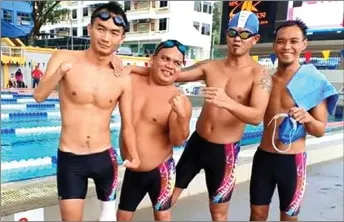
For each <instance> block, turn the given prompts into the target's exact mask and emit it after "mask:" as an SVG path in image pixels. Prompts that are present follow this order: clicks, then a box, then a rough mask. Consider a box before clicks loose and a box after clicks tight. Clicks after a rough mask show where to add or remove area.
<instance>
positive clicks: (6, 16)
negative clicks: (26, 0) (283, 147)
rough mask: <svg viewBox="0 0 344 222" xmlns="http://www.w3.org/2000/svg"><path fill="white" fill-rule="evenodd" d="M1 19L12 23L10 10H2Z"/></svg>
mask: <svg viewBox="0 0 344 222" xmlns="http://www.w3.org/2000/svg"><path fill="white" fill-rule="evenodd" d="M2 18H3V20H4V21H6V22H10V23H12V22H13V12H12V11H10V10H6V9H3V10H2Z"/></svg>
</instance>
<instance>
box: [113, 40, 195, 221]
mask: <svg viewBox="0 0 344 222" xmlns="http://www.w3.org/2000/svg"><path fill="white" fill-rule="evenodd" d="M185 51H186V48H185V46H184V45H182V44H181V43H180V42H178V41H176V40H167V41H165V42H162V43H160V44H159V45H158V46H157V48H156V50H155V52H154V55H153V56H152V58H151V61H150V65H151V66H150V68H149V75H148V76H139V75H131V78H132V84H133V87H132V88H133V121H134V128H135V131H136V144H137V151H138V155H139V158H140V166H139V168H137V169H135V170H131V169H126V171H125V175H124V179H123V183H122V189H121V197H120V202H119V206H118V213H117V219H118V220H119V221H128V220H132V218H133V216H134V213H135V211H136V208H137V206H138V205H139V203H140V202H141V201H142V199H143V198H144V196H145V195H146V194H147V193H148V194H149V197H150V199H151V201H152V207H153V211H154V219H155V220H156V221H170V220H171V209H170V208H171V199H172V193H173V189H174V184H175V162H174V159H173V157H172V154H173V146H180V145H182V144H184V142H185V140H186V138H187V137H188V136H189V122H190V118H191V112H192V106H191V103H190V101H189V100H188V98H187V97H186V96H185V95H183V94H182V93H181V92H180V90H179V89H178V88H176V87H175V86H174V82H175V80H176V79H177V78H178V75H179V73H180V71H181V68H182V66H183V64H184V61H185ZM125 69H126V68H125ZM121 138H122V137H121ZM121 148H125V146H121ZM126 150H127V149H124V150H123V152H121V154H122V156H123V159H126V158H127V155H128V153H127V152H126Z"/></svg>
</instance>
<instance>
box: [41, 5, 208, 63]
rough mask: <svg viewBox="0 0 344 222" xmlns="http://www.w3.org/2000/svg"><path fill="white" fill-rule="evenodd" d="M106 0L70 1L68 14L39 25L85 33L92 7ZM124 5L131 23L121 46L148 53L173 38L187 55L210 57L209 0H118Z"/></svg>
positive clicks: (55, 31)
mask: <svg viewBox="0 0 344 222" xmlns="http://www.w3.org/2000/svg"><path fill="white" fill-rule="evenodd" d="M104 2H107V1H70V2H63V7H66V8H68V9H70V10H71V13H70V15H66V16H64V17H63V18H61V21H60V22H59V23H57V24H53V25H51V24H50V25H45V26H43V27H42V28H41V32H43V33H52V34H54V35H51V36H47V38H50V37H51V38H56V37H58V36H59V35H62V36H66V35H67V36H79V37H80V36H87V28H86V27H87V25H88V24H89V22H90V17H91V14H92V11H93V9H94V8H96V7H97V5H98V4H100V3H104ZM118 2H119V3H120V4H122V5H123V7H124V9H125V10H126V14H127V17H128V20H129V23H130V31H129V32H128V33H127V35H126V40H125V41H124V43H123V44H122V46H123V47H129V48H131V50H132V52H133V54H134V55H136V54H139V55H143V56H144V55H147V54H151V53H152V52H153V50H154V49H155V47H156V45H157V44H158V43H159V42H161V41H164V40H167V39H176V40H178V41H180V42H181V43H183V44H184V45H187V46H188V49H189V50H188V55H187V57H188V58H191V59H206V58H209V56H210V47H211V35H212V31H211V30H212V21H213V18H212V11H213V2H211V1H154V0H147V1H118Z"/></svg>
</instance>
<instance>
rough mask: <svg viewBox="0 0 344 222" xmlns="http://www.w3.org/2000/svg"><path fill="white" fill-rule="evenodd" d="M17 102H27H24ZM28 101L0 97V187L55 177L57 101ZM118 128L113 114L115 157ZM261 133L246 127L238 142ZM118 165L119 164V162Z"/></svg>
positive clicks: (196, 113) (251, 140)
mask: <svg viewBox="0 0 344 222" xmlns="http://www.w3.org/2000/svg"><path fill="white" fill-rule="evenodd" d="M4 95H5V96H4ZM11 96H12V97H11ZM4 97H5V98H4ZM19 98H25V99H27V100H26V102H25V101H23V100H19ZM13 99H16V100H13ZM31 99H33V98H32V95H20V94H14V95H11V94H1V100H2V101H1V102H2V105H1V108H2V110H1V123H2V124H1V183H8V182H14V181H19V180H26V179H33V178H39V177H45V176H51V175H55V173H56V152H57V148H58V143H59V136H60V129H61V128H60V126H61V118H60V112H59V104H58V100H56V98H52V99H54V100H50V101H49V102H47V103H43V104H37V103H33V102H32V100H31ZM18 100H19V101H18ZM199 113H200V108H194V109H193V116H192V120H191V124H190V125H191V127H190V131H191V132H192V131H194V129H195V124H196V120H197V117H198V116H199ZM119 126H120V116H119V112H118V111H117V110H115V111H114V112H113V114H112V118H111V123H110V129H111V138H112V144H113V147H115V151H116V152H117V153H118V152H119V151H118V135H119ZM261 133H262V125H259V126H251V125H248V126H247V127H246V130H245V134H244V137H243V139H242V141H241V143H242V145H247V144H252V143H257V142H259V140H260V137H261ZM182 148H183V147H176V148H175V149H182ZM119 163H120V164H121V163H122V160H121V159H120V158H119Z"/></svg>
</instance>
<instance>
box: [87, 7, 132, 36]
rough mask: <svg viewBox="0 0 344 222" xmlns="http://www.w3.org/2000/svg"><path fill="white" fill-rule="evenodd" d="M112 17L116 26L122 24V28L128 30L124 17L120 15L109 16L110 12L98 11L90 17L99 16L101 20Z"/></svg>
mask: <svg viewBox="0 0 344 222" xmlns="http://www.w3.org/2000/svg"><path fill="white" fill-rule="evenodd" d="M111 17H112V20H113V23H115V25H117V26H122V27H123V28H124V31H126V32H127V31H129V30H128V26H127V24H126V23H125V21H124V19H123V18H122V17H121V16H118V15H115V16H111V13H110V12H108V11H99V12H97V13H95V14H94V15H93V16H92V18H99V19H100V20H102V21H106V20H108V19H110V18H111Z"/></svg>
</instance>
